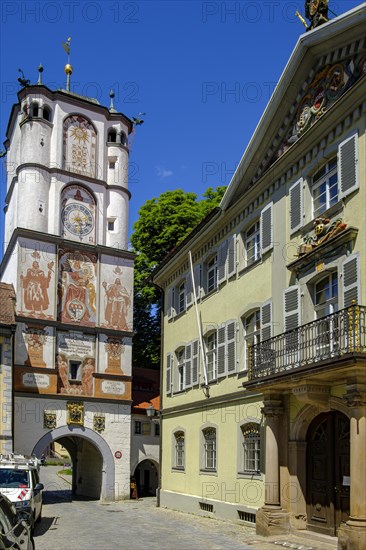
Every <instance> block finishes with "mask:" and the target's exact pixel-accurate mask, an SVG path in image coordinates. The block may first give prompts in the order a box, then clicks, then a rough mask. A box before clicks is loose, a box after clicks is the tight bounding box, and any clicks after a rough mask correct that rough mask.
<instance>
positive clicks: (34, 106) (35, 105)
mask: <svg viewBox="0 0 366 550" xmlns="http://www.w3.org/2000/svg"><path fill="white" fill-rule="evenodd" d="M38 115H39V105H38V103H37V102H36V101H34V102H33V103H32V105H31V116H32V117H34V118H37V117H38Z"/></svg>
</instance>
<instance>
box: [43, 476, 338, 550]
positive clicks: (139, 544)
mask: <svg viewBox="0 0 366 550" xmlns="http://www.w3.org/2000/svg"><path fill="white" fill-rule="evenodd" d="M59 469H60V467H54V466H48V467H46V468H42V470H41V477H42V480H43V483H44V485H45V490H44V504H43V518H42V521H41V522H40V523H39V524H38V525H37V526H36V529H35V548H36V550H63V549H64V548H67V549H68V550H83V549H88V550H90V549H91V548H92V549H93V550H102V549H103V550H112V549H119V548H120V549H133V550H140V549H141V550H142V549H145V548H149V550H155V549H156V550H157V549H163V550H168V549H169V550H170V549H177V550H180V549H182V550H183V549H190V550H196V549H199V548H207V549H228V550H239V549H240V550H245V549H247V550H250V549H254V548H257V549H260V550H271V549H272V550H275V549H276V548H277V549H279V548H281V547H285V548H286V547H287V548H295V549H298V550H310V549H312V550H315V549H316V550H326V549H328V548H329V549H330V548H332V546H328V545H327V544H325V543H324V541H323V542H318V543H317V544H316V545H314V544H311V540H306V539H302V540H301V539H297V537H294V536H288V537H284V536H281V537H277V538H275V539H273V540H268V539H262V538H261V537H258V536H257V535H256V534H255V530H254V529H252V528H250V527H246V526H242V525H238V524H235V523H231V522H224V521H220V520H217V519H211V518H205V517H198V516H195V515H191V514H185V513H181V512H176V511H174V510H167V509H164V508H156V499H155V498H147V499H140V500H138V501H135V500H131V501H122V502H113V503H100V502H98V501H93V500H71V493H70V485H69V483H68V482H66V481H65V480H64V479H62V478H60V477H58V476H57V473H56V472H57V470H59ZM333 548H336V547H335V546H333Z"/></svg>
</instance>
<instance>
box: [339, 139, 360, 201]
mask: <svg viewBox="0 0 366 550" xmlns="http://www.w3.org/2000/svg"><path fill="white" fill-rule="evenodd" d="M338 178H339V189H340V193H339V198H341V199H343V197H345V196H347V195H349V193H352V191H354V190H355V189H358V187H359V178H358V134H357V133H356V134H353V136H351V137H349V138H347V139H346V140H344V141H343V142H342V143H340V145H339V147H338Z"/></svg>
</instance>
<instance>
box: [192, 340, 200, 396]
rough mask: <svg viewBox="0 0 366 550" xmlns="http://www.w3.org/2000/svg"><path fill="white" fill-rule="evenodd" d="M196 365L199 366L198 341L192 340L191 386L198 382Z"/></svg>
mask: <svg viewBox="0 0 366 550" xmlns="http://www.w3.org/2000/svg"><path fill="white" fill-rule="evenodd" d="M198 367H199V342H198V340H194V341H193V342H192V386H196V385H197V384H198Z"/></svg>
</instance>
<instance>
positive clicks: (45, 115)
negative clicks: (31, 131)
mask: <svg viewBox="0 0 366 550" xmlns="http://www.w3.org/2000/svg"><path fill="white" fill-rule="evenodd" d="M43 118H44V119H45V120H51V109H50V108H49V107H47V105H45V106H44V107H43Z"/></svg>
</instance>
